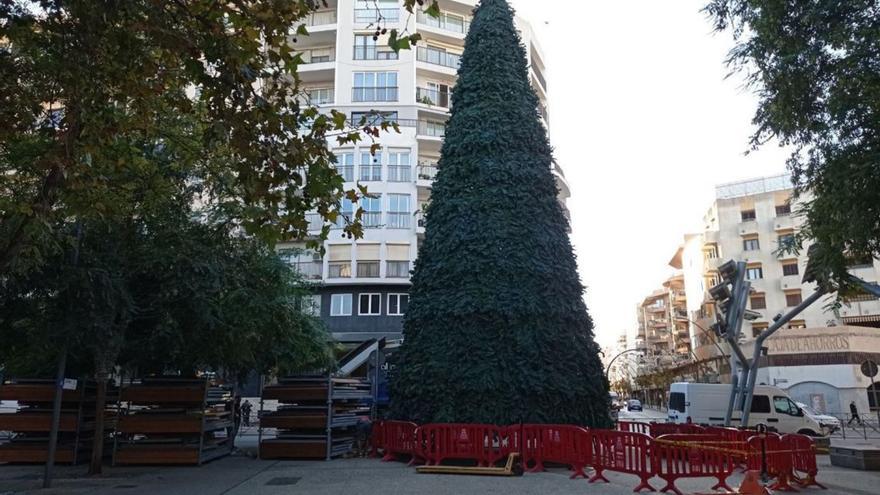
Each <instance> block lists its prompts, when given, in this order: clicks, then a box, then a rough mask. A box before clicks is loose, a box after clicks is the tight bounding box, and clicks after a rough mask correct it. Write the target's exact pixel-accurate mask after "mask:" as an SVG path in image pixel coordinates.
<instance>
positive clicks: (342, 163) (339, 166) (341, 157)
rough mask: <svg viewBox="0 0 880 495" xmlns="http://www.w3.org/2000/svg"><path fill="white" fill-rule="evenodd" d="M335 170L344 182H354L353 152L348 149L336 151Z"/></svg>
mask: <svg viewBox="0 0 880 495" xmlns="http://www.w3.org/2000/svg"><path fill="white" fill-rule="evenodd" d="M336 171H337V172H338V173H339V175H341V176H342V180H344V181H345V182H354V153H352V152H350V151H343V152H340V153H336Z"/></svg>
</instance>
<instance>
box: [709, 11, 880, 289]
mask: <svg viewBox="0 0 880 495" xmlns="http://www.w3.org/2000/svg"><path fill="white" fill-rule="evenodd" d="M705 10H706V12H707V13H708V15H709V16H710V17H711V19H712V21H713V22H714V23H715V28H716V30H718V31H725V30H729V31H731V32H732V33H733V36H734V39H735V41H736V45H735V46H734V48H733V49H732V50H731V52H730V57H729V59H728V63H729V64H730V65H731V67H732V68H733V69H734V70H736V71H742V72H744V73H746V74H747V76H748V79H747V80H748V82H749V84H750V85H751V87H753V88H754V89H755V91H756V92H757V94H758V97H759V98H760V101H759V106H758V110H757V112H756V113H755V117H754V120H753V122H754V124H755V126H756V127H757V128H756V130H755V133H754V135H753V136H752V139H751V143H752V145H753V146H754V147H758V146H761V145H763V144H764V143H765V142H767V141H768V140H769V139H771V138H777V139H778V140H779V141H780V142H781V143H782V144H783V145H790V146H792V147H793V148H794V152H793V153H792V155H791V157H790V159H789V160H788V166H789V168H790V169H791V171H792V172H793V177H794V182H795V186H796V191H797V193H798V194H799V195H801V196H802V197H803V198H804V199H805V205H804V207H803V211H802V212H801V213H802V214H803V215H804V218H805V224H804V226H803V229H802V230H801V231H800V232H799V234H798V236H797V239H796V241H797V243H796V244H797V245H796V246H793V247H794V248H798V247H799V246H802V245H803V243H804V242H805V241H807V240H811V241H815V242H816V243H818V244H819V245H821V246H822V248H821V249H816V250H813V251H812V252H811V258H815V259H811V263H813V264H814V266H815V267H817V268H816V270H817V271H820V272H823V273H824V276H825V277H829V278H830V279H832V280H834V281H835V282H837V284H838V285H839V286H842V287H843V288H844V289H845V288H846V286H847V285H848V283H847V266H848V265H851V264H853V262H854V261H858V262H863V260H866V259H868V260H869V259H871V258H872V257H877V256H880V2H877V1H876V0H848V1H837V2H805V1H799V0H786V1H771V0H758V1H754V0H712V1H711V2H709V4H708V5H707V6H706V8H705ZM818 278H819V279H820V281H821V278H822V277H818Z"/></svg>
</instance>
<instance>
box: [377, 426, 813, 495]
mask: <svg viewBox="0 0 880 495" xmlns="http://www.w3.org/2000/svg"><path fill="white" fill-rule="evenodd" d="M641 424H642V423H624V424H623V425H622V426H619V429H617V430H600V429H587V428H582V427H578V426H574V425H552V424H549V425H545V424H522V425H511V426H495V425H485V424H459V423H435V424H427V425H422V426H418V425H416V424H415V423H411V422H404V421H380V422H378V423H376V424H374V426H373V434H372V441H373V453H374V454H375V455H378V454H379V453H380V452H381V454H382V455H383V456H384V457H383V459H382V460H384V461H390V460H396V459H401V458H404V457H405V458H408V459H409V462H410V463H411V464H412V463H424V464H427V465H439V464H441V463H443V462H444V461H472V462H474V463H476V464H477V465H478V466H483V467H489V466H495V465H497V464H499V463H503V462H504V461H505V460H506V459H507V457H508V455H509V454H511V453H519V454H520V456H521V459H522V462H523V467H524V468H526V469H527V470H528V471H530V472H536V471H542V470H544V469H545V465H546V464H556V465H564V466H567V467H568V468H569V469H570V470H571V471H572V474H571V477H572V478H576V477H584V478H587V473H586V471H585V470H586V469H587V468H588V467H589V468H592V469H593V471H594V472H593V474H592V476H590V477H589V481H590V482H591V483H592V482H596V481H605V482H608V479H607V478H606V477H605V475H604V473H605V472H606V471H610V472H617V473H625V474H630V475H633V476H636V477H637V478H638V479H639V483H638V485H636V487H635V488H634V490H633V491H636V492H638V491H641V490H651V491H654V490H655V488H654V487H653V486H651V483H650V480H651V479H652V478H654V477H658V478H660V479H661V480H663V481H664V482H665V486H664V487H663V488H662V489H661V490H662V491H664V492H666V491H671V492H673V493H676V494H678V495H681V492H680V491H679V489H678V488H677V487H676V485H675V483H676V481H677V480H680V479H684V478H714V479H715V480H716V483H715V485H714V486H712V489H713V490H715V489H719V488H724V489H727V490H730V487H729V486H728V484H727V479H728V478H729V477H730V476H731V474H733V472H734V471H735V470H736V469H737V468H743V469H745V468H748V469H755V470H759V471H760V470H764V471H766V472H767V473H768V474H769V475H770V476H772V477H773V478H774V479H775V482H774V485H773V489H781V490H785V489H790V488H792V485H793V484H797V485H800V486H818V487H822V485H821V484H819V483H818V482H817V481H816V475H817V472H818V470H817V466H816V450H815V447H814V444H813V440H812V439H811V438H809V437H807V436H804V435H795V434H789V435H781V436H780V435H777V434H775V433H767V434H756V432H754V431H748V430H737V429H734V428H720V427H700V426H697V425H665V424H663V425H662V426H661V424H659V423H654V424H645V425H647V426H637V425H641ZM649 433H651V434H653V435H654V436H651V435H649ZM822 488H824V487H822Z"/></svg>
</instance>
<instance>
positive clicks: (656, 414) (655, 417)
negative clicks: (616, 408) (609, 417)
mask: <svg viewBox="0 0 880 495" xmlns="http://www.w3.org/2000/svg"><path fill="white" fill-rule="evenodd" d="M618 419H619V420H621V421H637V422H640V423H650V422H651V421H657V422H661V423H662V422H665V421H666V413H665V412H663V411H658V410H656V409H648V408H645V410H644V411H627V410H626V409H622V410H621V411H620V414H619V416H618Z"/></svg>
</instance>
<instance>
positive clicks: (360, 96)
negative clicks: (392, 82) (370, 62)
mask: <svg viewBox="0 0 880 495" xmlns="http://www.w3.org/2000/svg"><path fill="white" fill-rule="evenodd" d="M398 96H399V95H398V88H397V86H385V87H382V86H378V87H376V86H355V87H353V88H351V101H352V102H353V103H368V102H394V101H398Z"/></svg>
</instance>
